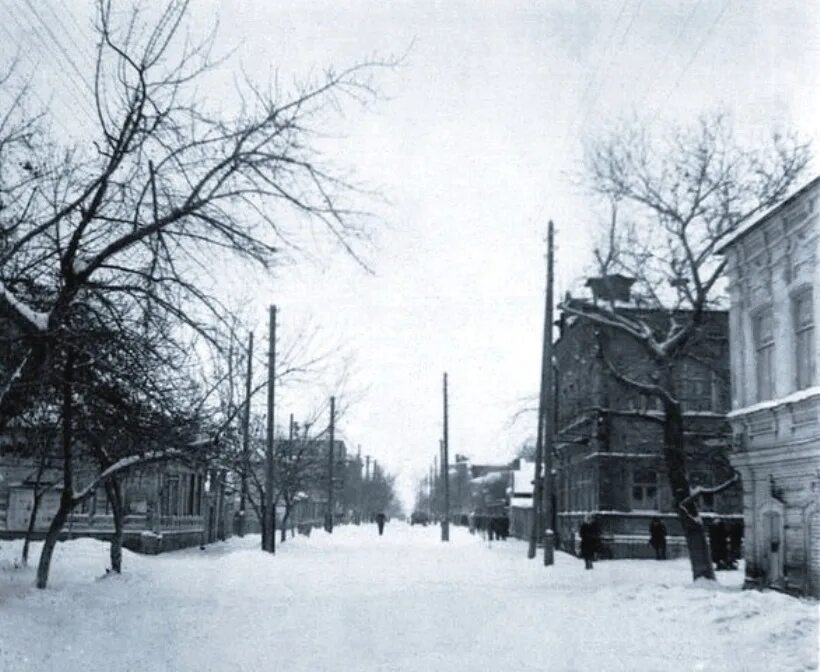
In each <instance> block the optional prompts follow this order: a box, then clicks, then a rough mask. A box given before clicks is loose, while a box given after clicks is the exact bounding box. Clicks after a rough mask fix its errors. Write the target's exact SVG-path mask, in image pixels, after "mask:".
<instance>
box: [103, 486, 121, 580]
mask: <svg viewBox="0 0 820 672" xmlns="http://www.w3.org/2000/svg"><path fill="white" fill-rule="evenodd" d="M105 494H106V496H107V497H108V501H109V502H110V503H111V512H112V513H113V514H114V536H113V537H111V570H112V571H114V572H116V573H117V574H121V573H122V536H123V506H122V487H121V486H120V481H119V479H118V478H117V477H116V476H112V477H111V478H108V479H106V481H105Z"/></svg>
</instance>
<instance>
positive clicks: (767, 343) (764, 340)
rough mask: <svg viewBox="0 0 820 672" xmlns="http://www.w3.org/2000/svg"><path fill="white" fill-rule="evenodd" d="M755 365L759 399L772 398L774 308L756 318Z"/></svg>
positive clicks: (773, 392)
mask: <svg viewBox="0 0 820 672" xmlns="http://www.w3.org/2000/svg"><path fill="white" fill-rule="evenodd" d="M754 342H755V353H756V359H755V367H756V377H757V401H765V400H767V399H772V398H773V397H774V394H775V390H774V317H773V315H772V309H771V308H767V309H766V310H764V311H762V312H760V313H758V314H757V316H756V317H755V318H754Z"/></svg>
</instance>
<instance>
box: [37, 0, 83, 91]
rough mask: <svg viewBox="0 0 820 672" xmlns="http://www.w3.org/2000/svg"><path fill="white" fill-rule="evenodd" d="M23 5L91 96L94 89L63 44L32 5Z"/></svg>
mask: <svg viewBox="0 0 820 672" xmlns="http://www.w3.org/2000/svg"><path fill="white" fill-rule="evenodd" d="M24 5H25V6H26V7H27V8H28V10H29V11H30V12H31V13H32V14H33V15H34V17H35V18H36V19H37V21H39V22H40V25H42V26H43V28H44V29H45V31H46V32H47V33H48V35H49V37H51V39H52V40H53V42H54V45H55V46H56V47H57V48H58V49H59V50H60V53H61V54H62V55H63V58H64V59H65V60H66V62H68V64H69V65H70V66H71V68H72V69H73V70H74V72H76V73H77V77H79V80H80V82H81V83H82V84H84V85H85V87H86V88H87V89H88V91H89V93H91V94H92V95H93V93H94V88H93V87H92V86H91V84H89V82H88V81H87V80H86V78H85V75H84V74H83V73H82V71H81V70H80V68H79V67H77V64H76V63H75V62H74V59H73V58H72V57H71V54H70V53H69V52H68V51H67V50H66V48H65V47H64V46H63V43H62V42H60V40H59V39H58V38H57V36H56V35H55V34H54V31H52V30H51V27H50V26H49V25H48V23H46V21H45V20H44V19H43V17H42V16H40V14H39V12H37V10H36V9H35V8H34V5H32V4H27V3H24ZM32 27H33V24H32Z"/></svg>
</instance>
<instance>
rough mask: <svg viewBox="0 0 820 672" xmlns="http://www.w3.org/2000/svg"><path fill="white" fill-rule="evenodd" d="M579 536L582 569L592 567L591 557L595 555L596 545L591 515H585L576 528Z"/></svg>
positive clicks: (596, 540)
mask: <svg viewBox="0 0 820 672" xmlns="http://www.w3.org/2000/svg"><path fill="white" fill-rule="evenodd" d="M578 535H579V536H580V537H581V557H582V558H583V559H584V569H592V559H593V558H594V557H595V550H596V549H597V547H598V539H597V538H596V534H595V528H594V526H593V524H592V516H586V517H585V518H584V522H583V523H581V528H580V529H579V530H578Z"/></svg>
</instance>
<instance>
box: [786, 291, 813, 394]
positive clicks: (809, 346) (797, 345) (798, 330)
mask: <svg viewBox="0 0 820 672" xmlns="http://www.w3.org/2000/svg"><path fill="white" fill-rule="evenodd" d="M804 305H805V306H807V307H808V311H807V312H808V315H809V319H808V320H806V321H805V322H803V321H802V320H801V311H800V308H801V306H804ZM791 308H792V334H793V337H794V347H793V352H792V356H793V362H794V385H795V390H805V389H806V388H809V387H812V386H813V385H815V384H816V371H815V357H816V353H815V350H814V292H813V290H812V288H811V287H808V288H803V289H801V290H799V291H797V292H795V293H794V294H793V295H792V301H791ZM804 349H805V352H804V351H803V350H804Z"/></svg>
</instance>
